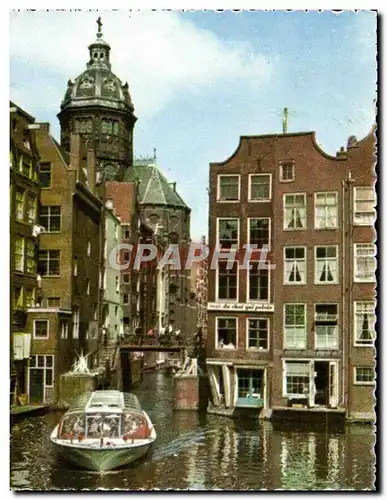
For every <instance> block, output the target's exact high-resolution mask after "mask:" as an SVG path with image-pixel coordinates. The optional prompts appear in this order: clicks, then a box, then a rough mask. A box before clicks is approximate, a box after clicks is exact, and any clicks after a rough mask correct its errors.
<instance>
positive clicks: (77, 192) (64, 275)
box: [27, 123, 103, 403]
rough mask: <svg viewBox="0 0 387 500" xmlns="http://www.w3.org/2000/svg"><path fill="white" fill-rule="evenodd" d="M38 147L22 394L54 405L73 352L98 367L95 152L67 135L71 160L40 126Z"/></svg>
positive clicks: (100, 217)
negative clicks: (36, 230) (33, 269)
mask: <svg viewBox="0 0 387 500" xmlns="http://www.w3.org/2000/svg"><path fill="white" fill-rule="evenodd" d="M36 143H37V149H38V152H39V156H40V164H41V168H40V178H39V180H40V201H39V227H40V229H41V232H40V234H39V236H38V238H39V245H38V247H39V248H38V273H39V274H38V276H39V280H38V287H37V293H36V303H35V304H34V306H33V307H31V308H29V309H28V317H27V326H28V328H29V331H31V332H33V333H32V339H33V340H32V349H31V359H30V363H29V384H28V394H29V401H30V402H43V403H49V402H50V401H53V400H56V399H58V397H59V376H60V375H61V374H62V373H65V372H66V371H68V370H69V369H70V368H71V365H72V363H73V361H74V357H75V355H74V353H75V352H77V353H78V354H80V353H81V352H83V353H84V354H89V353H93V356H92V357H90V366H93V365H95V364H96V363H97V348H98V322H99V308H100V291H99V264H100V255H101V242H102V232H101V228H102V225H103V224H102V221H103V213H102V208H103V207H102V203H101V201H100V199H99V198H98V197H97V196H96V195H95V194H94V193H93V192H92V190H91V189H92V188H93V184H94V183H93V178H94V175H95V173H94V165H95V161H94V152H93V151H92V150H88V151H85V150H84V149H83V147H82V144H81V141H80V139H79V136H77V135H72V136H71V153H70V154H69V153H67V152H66V151H64V150H63V148H62V147H61V146H60V145H59V144H58V143H57V142H56V141H55V139H54V138H53V137H52V136H51V134H50V130H49V125H48V124H47V123H41V124H40V128H39V130H38V131H37V134H36ZM84 156H85V157H86V159H87V165H88V176H85V174H84V171H83V167H82V165H83V161H82V160H83V158H84ZM80 179H81V180H80Z"/></svg>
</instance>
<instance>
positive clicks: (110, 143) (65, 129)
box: [58, 18, 137, 184]
mask: <svg viewBox="0 0 387 500" xmlns="http://www.w3.org/2000/svg"><path fill="white" fill-rule="evenodd" d="M97 25H98V33H97V39H96V41H95V42H94V43H92V44H91V45H90V46H89V52H90V59H89V62H88V63H87V65H86V70H85V71H84V72H83V73H82V74H80V75H79V76H78V77H77V78H75V80H69V81H68V84H67V91H66V94H65V96H64V99H63V101H62V103H61V111H60V113H59V114H58V118H59V121H60V125H61V145H62V147H63V148H64V149H65V150H66V151H70V134H71V133H75V134H80V135H81V138H82V141H83V142H84V143H86V144H87V143H90V141H91V142H92V144H93V146H94V148H95V151H96V161H97V165H96V172H97V173H96V182H97V184H98V183H101V182H102V181H107V180H121V179H122V178H123V176H124V173H125V172H126V171H127V170H128V168H129V167H131V166H132V164H133V129H134V125H135V123H136V120H137V118H136V117H135V115H134V106H133V103H132V100H131V97H130V94H129V87H128V84H127V83H125V84H123V83H122V82H121V80H120V79H119V78H118V77H117V76H116V75H115V74H114V73H113V72H112V70H111V64H110V45H109V44H108V43H106V42H105V41H104V40H103V38H102V22H101V18H98V20H97Z"/></svg>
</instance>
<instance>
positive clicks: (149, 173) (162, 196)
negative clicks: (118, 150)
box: [124, 164, 188, 208]
mask: <svg viewBox="0 0 387 500" xmlns="http://www.w3.org/2000/svg"><path fill="white" fill-rule="evenodd" d="M124 180H125V181H126V182H130V181H139V186H138V196H139V202H140V204H142V205H169V206H174V207H183V208H188V206H187V205H186V203H185V202H184V201H183V199H182V198H181V196H180V195H179V194H178V193H177V192H176V191H175V189H174V188H173V186H171V184H170V183H169V182H168V180H167V179H166V177H165V176H164V174H163V173H162V172H161V170H160V169H159V168H158V167H157V166H156V165H155V164H145V165H138V164H137V165H134V166H133V167H131V168H129V169H128V170H127V172H126V174H125V179H124Z"/></svg>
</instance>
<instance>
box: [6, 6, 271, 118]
mask: <svg viewBox="0 0 387 500" xmlns="http://www.w3.org/2000/svg"><path fill="white" fill-rule="evenodd" d="M97 15H101V17H102V20H103V23H104V25H103V33H104V39H105V40H106V41H107V42H108V43H109V44H110V45H111V47H112V51H111V61H112V69H113V71H114V73H115V74H117V76H118V77H119V78H121V80H123V81H126V80H127V81H128V83H129V88H130V92H131V94H132V99H133V101H134V104H135V107H136V112H137V114H138V115H141V118H142V119H150V118H152V117H153V116H154V115H155V114H156V113H158V112H160V111H161V110H163V109H164V108H165V107H166V106H167V105H168V103H169V102H171V100H173V99H175V98H177V97H181V96H182V94H183V93H186V92H197V91H201V90H204V89H216V88H218V87H219V85H221V84H223V85H226V84H233V83H235V82H243V84H246V85H249V86H253V87H255V88H259V87H260V85H262V84H265V83H267V82H268V81H269V80H270V77H271V76H272V71H273V64H272V61H271V64H268V62H269V61H267V60H266V59H265V58H264V57H263V56H262V55H260V54H258V53H256V51H255V50H254V49H253V46H252V45H251V44H249V43H248V42H246V43H244V42H238V43H236V42H230V41H228V42H225V41H223V40H220V39H219V38H217V37H216V36H215V35H214V34H213V33H212V32H209V31H207V30H203V29H199V28H198V27H196V26H195V25H194V24H193V23H191V22H190V21H189V20H188V19H187V18H184V14H179V13H176V12H160V11H159V12H132V13H130V12H129V11H117V12H99V13H98V14H97V13H96V12H69V11H65V12H55V11H48V12H47V11H46V12H45V11H37V12H13V13H11V24H10V51H11V83H12V84H13V86H11V96H12V97H13V95H16V96H17V97H18V98H19V100H21V101H22V102H21V104H24V105H26V104H27V105H28V106H27V107H29V108H30V107H31V106H30V103H31V102H34V101H36V100H39V101H40V104H39V108H40V109H42V108H43V107H47V108H50V109H53V107H56V111H57V110H58V108H59V103H60V100H61V98H62V97H63V95H64V92H65V90H66V82H67V80H68V78H70V77H75V76H78V74H80V73H81V72H82V71H83V70H84V69H85V67H86V62H87V60H88V49H87V47H88V45H89V44H90V43H91V42H93V41H94V39H95V32H96V28H97V26H96V23H95V21H96V18H97ZM24 66H27V67H28V68H31V67H34V68H35V69H34V74H35V78H36V79H35V78H31V79H29V81H27V82H20V81H18V80H17V78H18V74H19V73H20V71H17V68H18V69H20V68H21V67H24ZM20 84H22V85H23V87H21V86H20ZM39 86H40V88H39ZM42 87H43V88H42ZM37 90H40V92H39V93H38V95H36V91H37ZM26 101H27V102H26Z"/></svg>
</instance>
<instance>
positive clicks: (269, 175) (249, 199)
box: [248, 172, 272, 203]
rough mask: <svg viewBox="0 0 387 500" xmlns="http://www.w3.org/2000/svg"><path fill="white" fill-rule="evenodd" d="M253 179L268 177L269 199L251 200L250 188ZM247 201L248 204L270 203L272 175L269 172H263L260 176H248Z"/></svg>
mask: <svg viewBox="0 0 387 500" xmlns="http://www.w3.org/2000/svg"><path fill="white" fill-rule="evenodd" d="M253 177H269V197H268V198H252V197H251V186H252V182H251V181H252V178H253ZM248 188H249V191H248V201H249V202H250V203H267V202H268V201H271V196H272V174H270V173H269V172H263V173H260V174H249V182H248Z"/></svg>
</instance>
